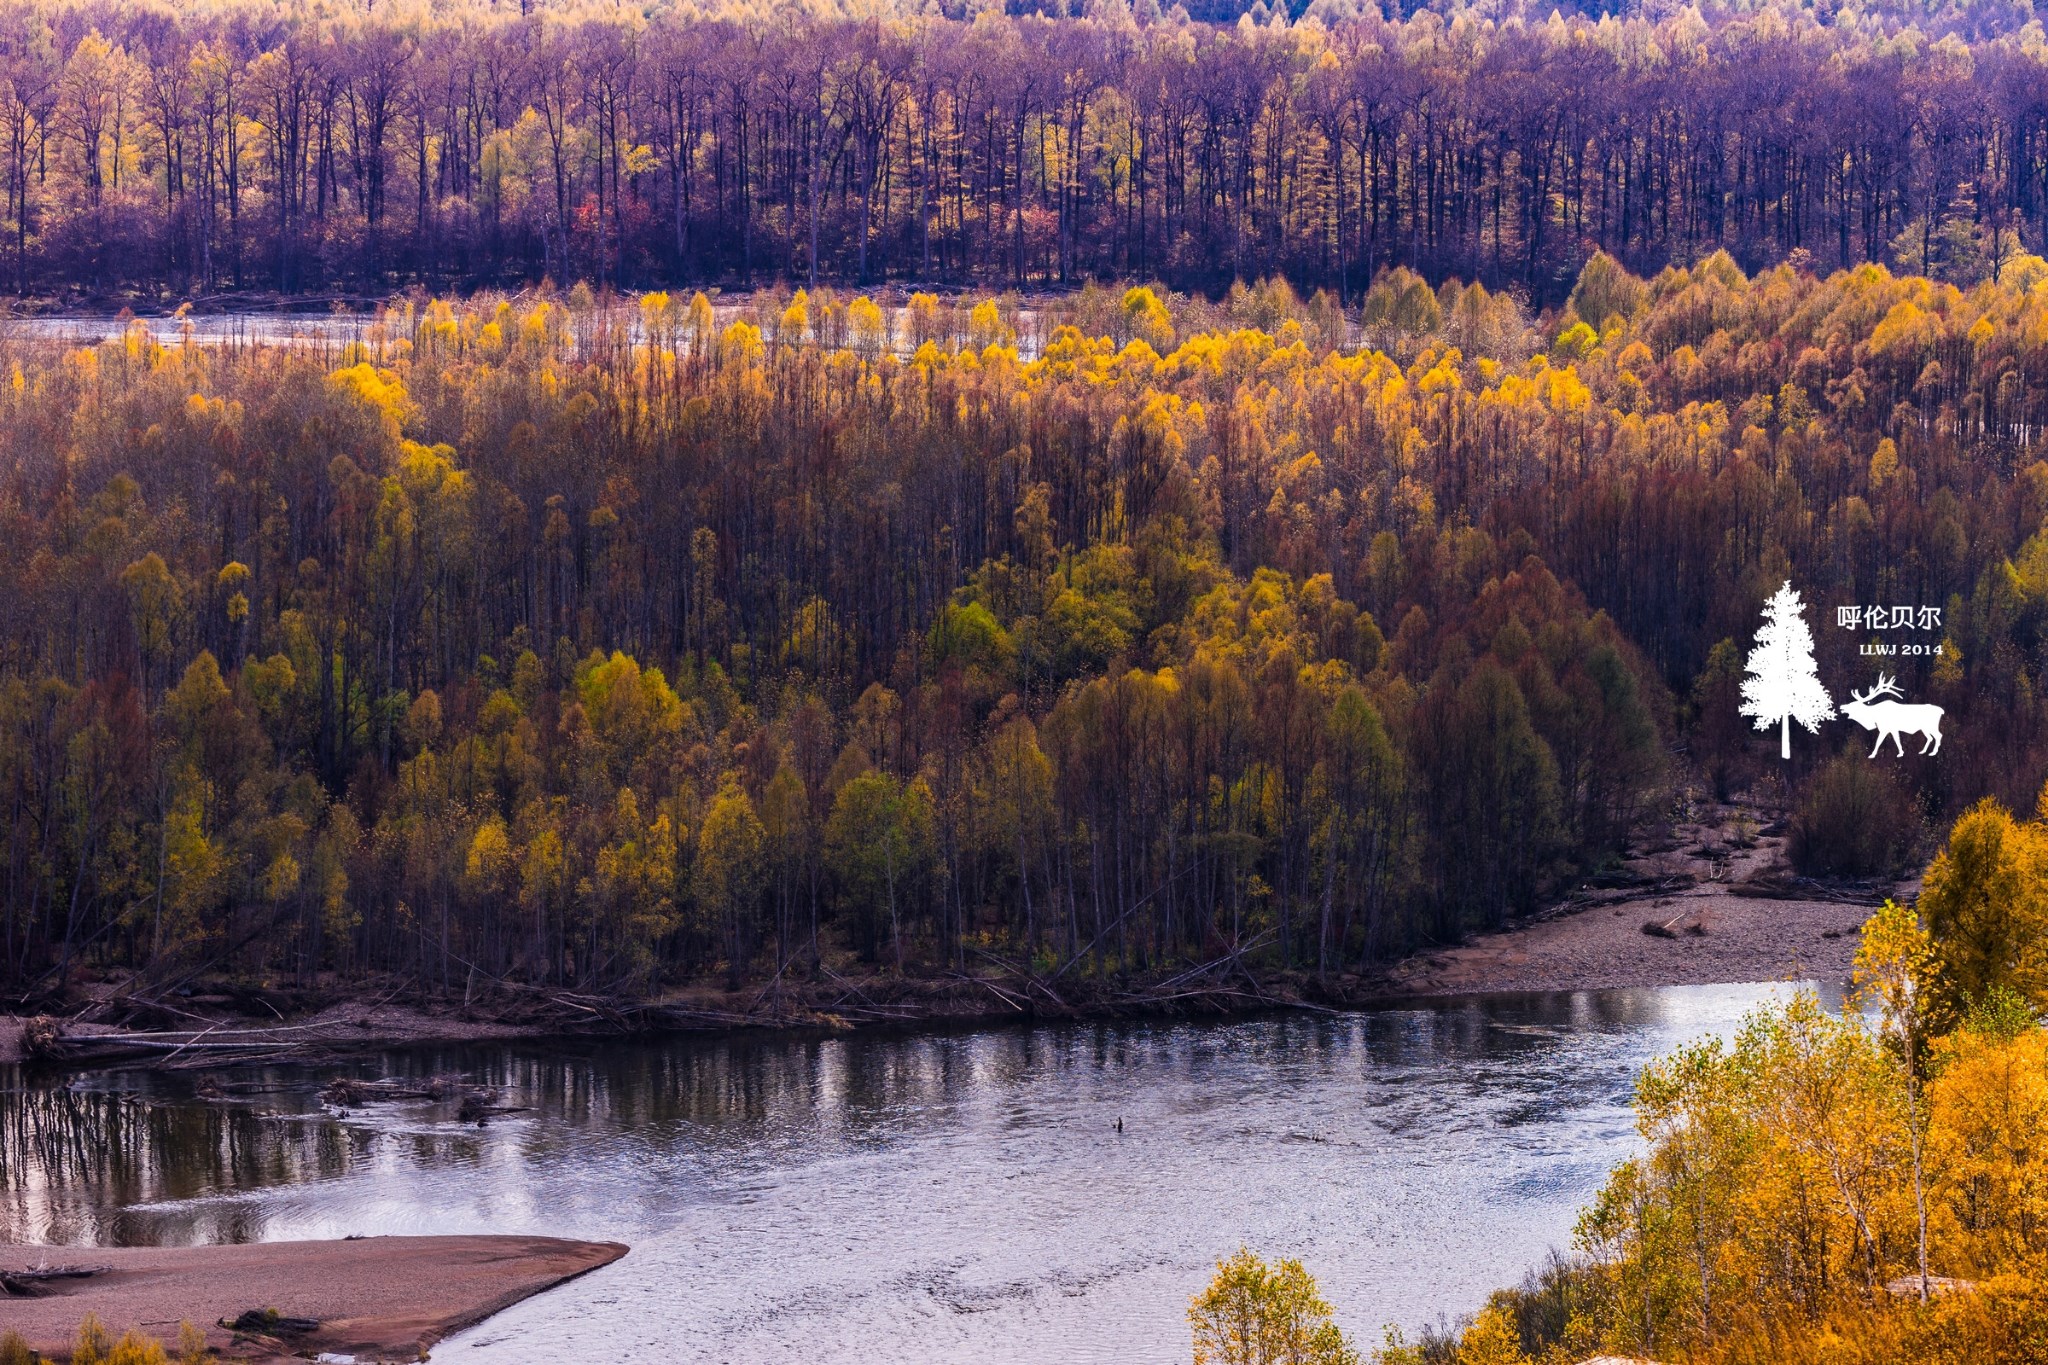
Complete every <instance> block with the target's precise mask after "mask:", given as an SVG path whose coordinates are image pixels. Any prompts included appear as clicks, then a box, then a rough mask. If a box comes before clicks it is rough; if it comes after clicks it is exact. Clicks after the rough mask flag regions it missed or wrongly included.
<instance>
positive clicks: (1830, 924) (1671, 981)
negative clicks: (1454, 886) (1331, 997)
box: [1387, 806, 1919, 996]
mask: <svg viewBox="0 0 2048 1365" xmlns="http://www.w3.org/2000/svg"><path fill="white" fill-rule="evenodd" d="M1613 880H1615V881H1617V882H1619V883H1621V884H1620V885H1617V886H1610V887H1606V888H1602V887H1599V886H1595V887H1592V888H1589V889H1587V890H1585V891H1582V892H1581V893H1580V894H1579V895H1577V896H1574V897H1573V898H1572V899H1570V900H1569V901H1567V902H1565V903H1564V904H1562V905H1560V906H1557V907H1554V908H1553V909H1551V910H1550V911H1548V912H1547V913H1545V914H1543V915H1540V916H1537V917H1536V918H1534V919H1532V920H1529V921H1526V922H1523V923H1519V924H1515V925H1511V926H1509V927H1508V928H1506V929H1504V930H1502V931H1501V932H1499V933H1493V934H1481V935H1477V936H1475V937H1473V938H1472V939H1471V940H1469V941H1467V942H1465V943H1462V944H1457V945H1452V946H1446V947H1444V948H1440V949H1434V950H1429V951H1425V952H1420V953H1416V954H1415V955H1413V956H1411V957H1409V958H1408V959H1407V960H1405V961H1403V962H1401V963H1400V964H1398V965H1397V966H1395V967H1394V968H1392V969H1391V970H1390V971H1389V972H1388V973H1387V981H1388V983H1389V985H1390V986H1391V987H1392V988H1393V989H1394V990H1395V991H1396V992H1398V993H1400V994H1404V995H1415V996H1444V995H1471V994H1477V993H1484V992H1495V991H1565V990H1606V989H1613V988H1621V987H1632V986H1710V985H1721V984H1727V983H1733V982H1741V981H1784V980H1813V981H1821V982H1826V983H1829V984H1835V983H1840V982H1844V981H1846V980H1847V979H1848V977H1849V974H1850V970H1851V968H1852V966H1853V965H1854V961H1855V956H1856V945H1857V942H1858V935H1859V931H1860V930H1861V929H1862V927H1863V921H1864V920H1866V919H1868V918H1869V917H1870V915H1871V913H1872V911H1874V910H1875V909H1876V908H1877V907H1878V906H1879V905H1881V904H1882V903H1883V901H1884V899H1885V897H1886V896H1892V897H1894V898H1897V899H1901V900H1906V899H1911V898H1913V897H1914V896H1917V895H1918V894H1919V884H1918V881H1917V879H1915V880H1913V881H1908V882H1902V883H1898V884H1896V885H1892V884H1883V883H1855V884H1844V883H1834V884H1828V883H1819V882H1813V881H1808V880H1805V879H1802V878H1798V877H1795V876H1793V875H1792V873H1791V871H1790V869H1789V867H1788V866H1787V865H1786V862H1785V835H1784V834H1783V832H1782V830H1777V829H1774V828H1773V827H1772V826H1769V825H1765V826H1761V827H1759V826H1758V825H1757V824H1756V822H1755V813H1754V812H1753V811H1750V810H1747V809H1745V808H1742V807H1737V806H1717V807H1712V808H1709V809H1708V810H1707V811H1705V812H1703V813H1702V814H1701V816H1700V818H1698V819H1695V820H1690V821H1684V822H1680V823H1677V824H1674V825H1673V826H1671V828H1670V829H1668V830H1667V831H1665V832H1663V833H1662V834H1660V835H1659V836H1658V837H1656V838H1655V839H1652V840H1649V841H1646V843H1645V844H1644V846H1642V847H1640V848H1639V849H1637V850H1636V852H1635V855H1634V856H1633V857H1631V858H1629V859H1628V860H1627V861H1626V863H1624V864H1623V866H1622V868H1621V869H1620V872H1619V874H1618V875H1617V877H1616V878H1614V879H1613Z"/></svg>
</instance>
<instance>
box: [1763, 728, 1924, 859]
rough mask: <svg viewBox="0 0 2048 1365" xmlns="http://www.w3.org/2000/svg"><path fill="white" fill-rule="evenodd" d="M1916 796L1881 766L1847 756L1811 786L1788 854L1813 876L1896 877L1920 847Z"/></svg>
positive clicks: (1794, 825)
mask: <svg viewBox="0 0 2048 1365" xmlns="http://www.w3.org/2000/svg"><path fill="white" fill-rule="evenodd" d="M1920 836H1921V829H1920V815H1919V812H1918V811H1917V810H1916V809H1915V808H1914V805H1913V799H1912V797H1911V796H1910V795H1909V794H1908V793H1907V792H1906V790H1905V788H1904V787H1902V786H1901V785H1900V784H1899V782H1898V781H1897V780H1896V779H1895V778H1893V777H1892V776H1891V775H1890V774H1889V773H1887V772H1886V771H1885V770H1884V769H1883V768H1881V767H1879V766H1878V765H1877V764H1875V763H1872V762H1870V761H1868V760H1866V759H1864V758H1863V757H1861V756H1860V755H1853V756H1852V755H1849V754H1843V755H1841V756H1839V757H1837V758H1836V759H1835V760H1834V761H1833V762H1831V763H1829V764H1828V765H1827V766H1826V767H1825V768H1822V769H1821V770H1820V772H1819V774H1818V775H1816V776H1815V777H1814V779H1813V781H1812V782H1810V783H1808V784H1807V788H1806V792H1805V795H1804V796H1803V797H1802V798H1801V799H1800V802H1799V809H1798V811H1797V812H1795V813H1794V815H1793V817H1792V829H1791V839H1790V842H1789V848H1788V852H1789V853H1790V855H1791V858H1792V866H1793V867H1794V868H1796V869H1797V870H1798V871H1799V872H1801V873H1803V874H1804V875H1806V876H1809V877H1888V876H1897V875H1898V874H1899V873H1901V872H1903V871H1904V870H1905V868H1906V865H1907V863H1908V861H1909V860H1910V859H1911V858H1912V856H1913V854H1914V852H1915V851H1916V850H1917V849H1918V847H1919V844H1920Z"/></svg>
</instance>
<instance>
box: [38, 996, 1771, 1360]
mask: <svg viewBox="0 0 2048 1365" xmlns="http://www.w3.org/2000/svg"><path fill="white" fill-rule="evenodd" d="M1773 990H1774V988H1772V987H1766V986H1708V987H1671V988H1664V989H1659V990H1640V991H1601V992H1581V993H1573V994H1559V995H1548V996H1525V997H1493V998H1484V999H1473V1000H1465V1001H1457V1002H1447V1003H1443V1004H1439V1005H1433V1006H1429V1007H1424V1008H1414V1009H1398V1010H1383V1011H1377V1012H1373V1013H1366V1014H1355V1015H1344V1016H1339V1017H1334V1018H1323V1017H1317V1018H1303V1017H1298V1016H1275V1017H1268V1018H1261V1019H1256V1020H1250V1021H1244V1022H1237V1023H1229V1024H1102V1025H1075V1026H1062V1027H1046V1028H1034V1029H1016V1030H997V1031H982V1032H972V1033H956V1034H939V1035H928V1036H916V1037H886V1036H865V1035H863V1036H858V1037H852V1038H828V1039H815V1040H795V1041H792V1040H786V1039H760V1038H731V1039H691V1038H680V1039H671V1040H664V1041H660V1042H650V1043H634V1044H616V1043H615V1044H606V1045H592V1046H590V1047H586V1048H576V1049H565V1048H559V1047H550V1048H545V1049H543V1048H528V1047H504V1046H497V1045H493V1046H490V1047H483V1048H463V1049H449V1050H436V1051H424V1052H420V1051H414V1052H402V1053H393V1054H389V1055H387V1056H383V1057H377V1058H372V1059H367V1060H365V1061H363V1062H361V1063H359V1064H357V1065H356V1066H354V1067H352V1068H350V1069H351V1070H353V1071H354V1072H356V1073H357V1074H362V1075H383V1076H420V1077H424V1076H429V1075H440V1074H448V1073H460V1074H461V1075H462V1076H463V1077H465V1078H466V1079H468V1080H470V1081H472V1082H476V1083H482V1084H488V1085H494V1086H497V1087H499V1088H501V1089H502V1090H503V1091H504V1092H505V1102H506V1103H511V1104H520V1105H526V1106H530V1109H529V1112H526V1113H522V1114H515V1115H511V1116H508V1117H503V1118H498V1119H494V1120H493V1121H492V1122H491V1124H490V1126H489V1127H487V1128H483V1129H477V1128H475V1127H472V1126H468V1125H464V1124H461V1123H459V1122H458V1121H457V1119H456V1117H455V1112H454V1110H455V1106H454V1103H453V1102H452V1101H450V1102H447V1103H430V1102H426V1101H413V1102H408V1101H398V1102H390V1103H381V1104H373V1105H369V1106H366V1107H364V1108H362V1109H360V1110H357V1111H355V1112H353V1113H350V1114H348V1115H347V1116H346V1117H342V1116H338V1115H333V1114H330V1113H329V1112H327V1111H325V1110H323V1109H322V1108H321V1106H320V1104H319V1102H318V1100H317V1098H316V1097H315V1095H314V1094H313V1093H312V1084H313V1082H314V1081H315V1079H316V1077H324V1076H326V1075H329V1074H332V1073H333V1070H334V1069H333V1068H328V1069H325V1070H323V1071H321V1072H318V1073H314V1072H309V1071H307V1070H305V1069H303V1068H294V1067H271V1068H245V1069H239V1070H236V1071H234V1072H233V1073H224V1077H225V1079H228V1080H230V1081H231V1082H233V1083H234V1087H235V1091H236V1093H235V1094H234V1095H233V1096H232V1097H231V1098H230V1099H229V1100H228V1101H225V1102H223V1101H219V1100H215V1101H212V1102H205V1101H201V1100H199V1099H197V1098H195V1097H194V1095H193V1093H192V1089H191V1081H190V1079H189V1078H184V1077H158V1076H151V1075H147V1074H126V1073H123V1074H116V1075H112V1076H106V1077H97V1078H89V1079H86V1080H83V1081H80V1082H77V1083H75V1084H74V1085H73V1086H72V1087H71V1088H69V1089H46V1088H37V1087H34V1086H32V1085H30V1084H29V1083H28V1082H27V1081H26V1080H24V1079H23V1078H22V1077H21V1076H20V1075H19V1074H13V1075H10V1074H9V1073H7V1072H5V1071H0V1240H12V1241H44V1242H66V1243H121V1244H135V1243H143V1244H148V1243H185V1242H217V1241H248V1240H277V1239H285V1238H298V1237H338V1236H342V1235H345V1234H349V1233H396V1232H408V1233H412V1232H482V1231H506V1232H511V1231H533V1232H548V1233H556V1234H561V1235H568V1236H584V1237H602V1238H616V1239H619V1240H624V1241H627V1242H630V1243H632V1244H633V1246H634V1251H633V1254H632V1255H631V1256H629V1257H628V1258H627V1259H626V1260H625V1261H623V1262H620V1263H619V1264H618V1265H616V1266H614V1267H612V1268H610V1269H608V1270H605V1271H603V1272H601V1273H599V1274H597V1275H594V1276H591V1277H589V1278H587V1279H585V1280H581V1281H578V1282H576V1283H575V1284H572V1285H570V1286H568V1287H566V1288H564V1289H562V1290H559V1291H557V1292H555V1293H553V1294H550V1295H547V1296H545V1297H544V1298H543V1299H540V1300H535V1301H533V1302H530V1303H528V1304H525V1305H522V1306H520V1307H518V1308H514V1309H512V1310H511V1311H509V1312H507V1313H505V1314H503V1315H501V1316H500V1317H498V1318H494V1319H492V1320H491V1321H490V1322H488V1323H486V1324H485V1325H484V1326H482V1327H481V1328H478V1329H474V1330H472V1331H471V1332H470V1333H468V1334H466V1335H465V1336H463V1337H460V1338H457V1339H456V1340H454V1341H453V1342H451V1343H449V1344H448V1345H446V1346H444V1347H442V1348H441V1349H440V1350H439V1351H437V1352H436V1357H437V1359H442V1360H453V1361H463V1362H469V1361H473V1362H479V1365H483V1363H484V1362H501V1361H502V1362H514V1361H528V1360H533V1359H539V1358H544V1357H547V1358H555V1359H565V1360H566V1359H617V1360H648V1361H656V1360H659V1361H724V1360H730V1361H747V1362H768V1361H778V1360H806V1361H836V1360H856V1359H872V1358H876V1357H875V1356H874V1355H873V1350H874V1348H875V1347H876V1346H877V1345H878V1344H879V1343H884V1342H886V1343H888V1346H889V1349H888V1355H889V1357H890V1358H891V1359H893V1360H901V1361H906V1362H909V1361H946V1362H966V1361H982V1360H988V1361H996V1360H1001V1361H1046V1362H1079V1361H1105V1362H1107V1361H1116V1362H1119V1365H1124V1363H1126V1362H1141V1361H1147V1360H1162V1361H1163V1360H1172V1359H1178V1358H1180V1357H1182V1356H1183V1355H1184V1353H1185V1349H1186V1344H1185V1341H1186V1331H1185V1316H1184V1313H1185V1307H1186V1302H1187V1297H1188V1295H1189V1294H1190V1293H1192V1292H1194V1291H1195V1290H1196V1289H1198V1288H1200V1286H1201V1285H1202V1283H1203V1282H1204V1281H1205V1280H1206V1278H1207V1272H1208V1270H1209V1268H1210V1267H1211V1265H1212V1263H1213V1261H1214V1259H1215V1258H1216V1257H1217V1256H1219V1255H1223V1254H1227V1253H1228V1252H1230V1251H1231V1250H1233V1249H1235V1248H1236V1247H1237V1246H1238V1245H1239V1244H1240V1243H1243V1244H1247V1245H1250V1246H1252V1247H1254V1248H1256V1249H1258V1250H1260V1251H1262V1252H1264V1253H1267V1254H1269V1255H1270V1254H1283V1255H1297V1256H1300V1257H1302V1258H1303V1259H1304V1260H1305V1261H1306V1262H1307V1263H1308V1264H1309V1266H1310V1268H1311V1269H1312V1270H1314V1271H1315V1272H1316V1274H1317V1275H1318V1277H1319V1278H1320V1280H1321V1281H1322V1284H1323V1287H1324V1290H1325V1292H1326V1295H1327V1297H1329V1298H1330V1299H1331V1301H1332V1302H1333V1303H1334V1304H1336V1305H1337V1308H1338V1312H1339V1318H1340V1320H1341V1321H1343V1322H1345V1323H1346V1325H1347V1326H1348V1327H1350V1328H1351V1329H1353V1330H1355V1331H1362V1332H1363V1333H1364V1334H1365V1336H1366V1337H1367V1338H1368V1339H1376V1337H1377V1331H1378V1326H1379V1324H1381V1323H1384V1322H1400V1323H1403V1324H1405V1325H1407V1326H1408V1327H1410V1328H1413V1327H1415V1326H1417V1325H1419V1324H1420V1323H1422V1322H1424V1321H1429V1320H1433V1319H1435V1318H1436V1317H1437V1316H1438V1315H1439V1314H1440V1313H1443V1312H1450V1313H1457V1312H1464V1311H1469V1310H1470V1309H1471V1308H1473V1307H1474V1306H1476V1304H1477V1303H1478V1301H1479V1299H1480V1298H1482V1297H1483V1295H1484V1293H1485V1292H1486V1290H1487V1289H1489V1288H1491V1287H1493V1286H1494V1285H1497V1284H1500V1283H1503V1282H1508V1281H1512V1280H1515V1279H1518V1278H1519V1277H1520V1275H1521V1274H1522V1272H1523V1270H1524V1269H1526V1268H1527V1267H1528V1266H1529V1265H1530V1264H1532V1263H1533V1262H1535V1261H1536V1260H1538V1259H1539V1258H1540V1257H1541V1256H1542V1255H1543V1253H1544V1252H1545V1251H1546V1249H1548V1248H1549V1247H1551V1246H1557V1245H1562V1244H1564V1243H1565V1242H1567V1241H1568V1240H1569V1237H1570V1232H1571V1225H1572V1220H1573V1217H1574V1214H1575V1212H1576V1210H1577V1209H1578V1207H1579V1206H1580V1205H1581V1204H1583V1203H1584V1202H1585V1201H1586V1200H1587V1199H1588V1198H1589V1197H1590V1196H1591V1195H1592V1193H1593V1192H1594V1191H1595V1190H1596V1189H1597V1188H1598V1186H1599V1183H1600V1181H1601V1179H1602V1177H1603V1175H1604V1173H1605V1172H1606V1170H1607V1169H1608V1167H1609V1166H1611V1165H1612V1164H1613V1163H1614V1162H1615V1161H1616V1160H1617V1159H1619V1158H1620V1157H1621V1156H1623V1155H1625V1154H1626V1153H1627V1152H1628V1151H1629V1150H1631V1148H1632V1146H1633V1143H1634V1140H1635V1139H1634V1135H1633V1129H1632V1127H1631V1122H1630V1116H1629V1113H1628V1107H1627V1106H1628V1092H1629V1087H1630V1082H1631V1079H1632V1077H1633V1075H1634V1073H1635V1071H1636V1070H1637V1069H1638V1068H1639V1067H1640V1066H1641V1065H1642V1063H1643V1062H1645V1061H1647V1060H1648V1059H1649V1058H1650V1057H1652V1056H1654V1055H1656V1054H1657V1053H1659V1052H1662V1051H1665V1050H1667V1049H1669V1048H1670V1047H1672V1046H1673V1045H1675V1044H1676V1043H1678V1042H1680V1041H1682V1040H1684V1039H1686V1038H1689V1037H1694V1036H1697V1035H1699V1034H1701V1033H1703V1032H1709V1031H1721V1032H1726V1031H1728V1030H1730V1029H1731V1028H1732V1027H1733V1026H1734V1025H1735V1024H1736V1023H1737V1022H1739V1020H1740V1018H1741V1016H1742V1015H1743V1013H1744V1012H1746V1011H1747V1010H1748V1009H1750V1008H1751V1007H1753V1006H1754V1005H1756V1004H1757V1003H1758V1002H1759V1001H1761V1000H1762V999H1763V998H1765V997H1766V996H1768V995H1770V994H1771V993H1773ZM251 1091H254V1092H257V1093H249V1092H251ZM1119 1118H1121V1119H1122V1120H1123V1124H1124V1128H1123V1131H1122V1133H1118V1132H1117V1131H1116V1126H1115V1125H1116V1122H1117V1120H1118V1119H1119Z"/></svg>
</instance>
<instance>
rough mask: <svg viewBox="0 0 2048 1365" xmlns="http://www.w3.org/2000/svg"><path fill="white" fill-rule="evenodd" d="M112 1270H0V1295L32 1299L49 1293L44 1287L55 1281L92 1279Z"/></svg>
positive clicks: (98, 1267)
mask: <svg viewBox="0 0 2048 1365" xmlns="http://www.w3.org/2000/svg"><path fill="white" fill-rule="evenodd" d="M112 1269H113V1267H112V1266H110V1265H53V1266H36V1267H33V1268H31V1269H27V1270H0V1294H10V1295H15V1296H18V1297H20V1298H31V1297H33V1296H35V1295H37V1294H41V1293H45V1292H47V1291H45V1290H44V1288H43V1286H44V1285H47V1284H51V1283H54V1282H55V1281H58V1280H84V1279H90V1278H91V1277H92V1276H94V1275H104V1274H106V1273H107V1272H108V1271H110V1270H112Z"/></svg>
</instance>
